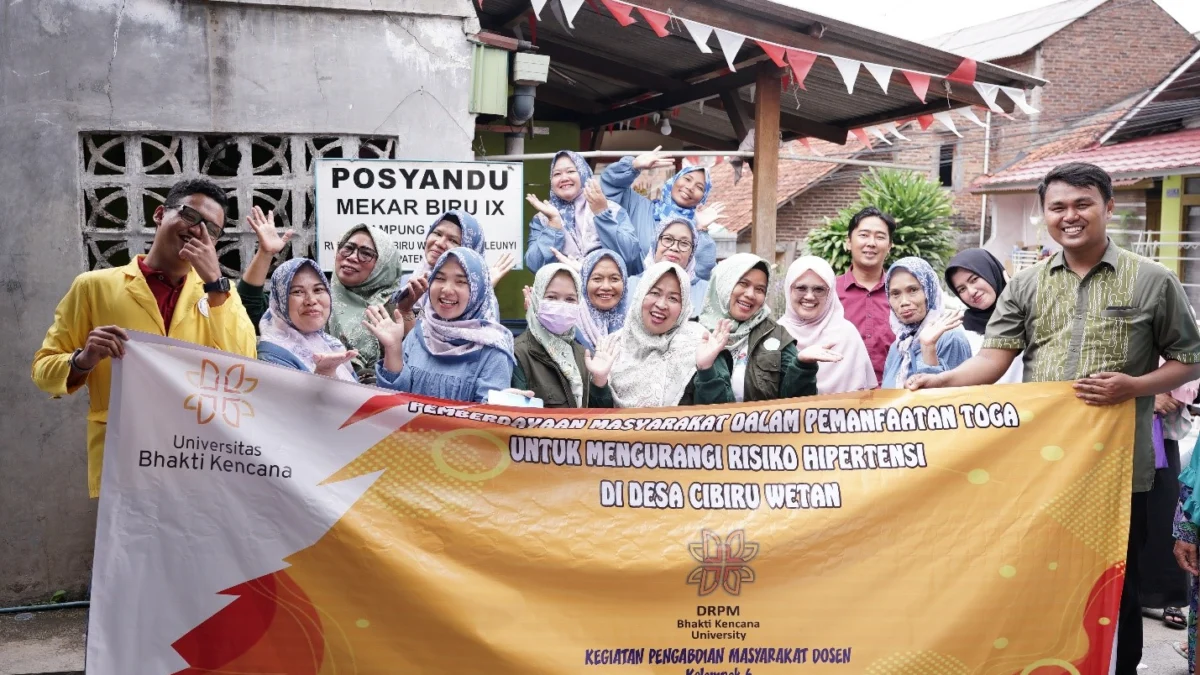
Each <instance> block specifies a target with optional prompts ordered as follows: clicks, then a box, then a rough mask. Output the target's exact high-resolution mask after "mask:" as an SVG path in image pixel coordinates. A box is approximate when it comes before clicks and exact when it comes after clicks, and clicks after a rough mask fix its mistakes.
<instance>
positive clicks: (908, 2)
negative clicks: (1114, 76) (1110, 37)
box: [775, 0, 1200, 41]
mask: <svg viewBox="0 0 1200 675" xmlns="http://www.w3.org/2000/svg"><path fill="white" fill-rule="evenodd" d="M1057 1H1058V0H1002V1H1000V2H963V1H962V0H838V1H837V2H831V1H830V0H775V2H779V3H782V4H785V5H791V6H793V7H800V8H802V9H805V10H807V11H810V12H814V13H816V14H824V15H826V16H828V17H829V18H831V19H838V20H840V21H845V22H847V23H853V24H856V25H859V26H863V27H865V28H870V29H872V30H877V31H880V32H883V33H890V34H892V35H895V36H897V37H902V38H907V39H910V40H917V41H919V40H920V39H921V38H923V37H929V36H932V35H940V34H942V33H948V32H950V31H952V30H957V29H959V28H963V27H965V26H973V25H975V24H980V23H986V22H988V21H992V20H994V19H999V18H1002V17H1005V16H1011V15H1013V14H1020V13H1021V12H1027V11H1029V10H1031V9H1036V8H1038V7H1045V6H1046V5H1052V4H1054V3H1055V2H1057ZM1110 1H1111V2H1121V0H1110ZM1155 2H1157V3H1158V4H1159V5H1161V6H1162V7H1163V9H1166V10H1167V11H1168V12H1170V13H1171V15H1172V16H1174V17H1175V20H1176V21H1178V22H1179V23H1181V24H1183V27H1184V28H1187V29H1188V30H1189V31H1192V32H1193V33H1195V32H1200V0H1155ZM967 8H969V9H967Z"/></svg>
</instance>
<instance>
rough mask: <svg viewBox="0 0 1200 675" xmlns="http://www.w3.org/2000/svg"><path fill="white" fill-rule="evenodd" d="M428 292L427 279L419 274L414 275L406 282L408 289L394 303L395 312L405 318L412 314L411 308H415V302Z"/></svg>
mask: <svg viewBox="0 0 1200 675" xmlns="http://www.w3.org/2000/svg"><path fill="white" fill-rule="evenodd" d="M428 290H429V279H426V278H425V277H424V276H421V275H419V274H414V275H413V277H412V278H411V279H409V280H408V287H407V288H405V292H404V293H403V294H401V296H400V299H398V300H397V301H396V310H397V311H399V312H400V313H401V314H402V315H405V316H408V315H410V314H412V312H413V307H416V306H417V300H420V299H421V296H422V295H425V292H426V291H428Z"/></svg>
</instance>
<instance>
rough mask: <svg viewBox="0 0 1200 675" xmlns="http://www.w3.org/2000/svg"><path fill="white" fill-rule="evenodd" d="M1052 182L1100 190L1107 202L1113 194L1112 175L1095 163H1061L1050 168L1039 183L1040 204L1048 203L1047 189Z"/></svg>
mask: <svg viewBox="0 0 1200 675" xmlns="http://www.w3.org/2000/svg"><path fill="white" fill-rule="evenodd" d="M1051 183H1066V184H1067V185H1070V186H1071V187H1077V188H1090V187H1094V188H1096V189H1097V190H1099V191H1100V196H1101V197H1103V198H1104V203H1105V204H1107V203H1108V201H1109V200H1110V199H1112V196H1113V187H1112V176H1109V175H1108V172H1107V171H1105V170H1104V169H1101V168H1100V167H1098V166H1096V165H1095V164H1088V163H1086V162H1071V163H1070V164H1060V165H1058V166H1056V167H1054V168H1053V169H1051V170H1050V173H1048V174H1046V177H1045V178H1043V179H1042V182H1041V183H1039V184H1038V204H1041V205H1042V206H1045V205H1046V190H1047V189H1049V188H1050V184H1051Z"/></svg>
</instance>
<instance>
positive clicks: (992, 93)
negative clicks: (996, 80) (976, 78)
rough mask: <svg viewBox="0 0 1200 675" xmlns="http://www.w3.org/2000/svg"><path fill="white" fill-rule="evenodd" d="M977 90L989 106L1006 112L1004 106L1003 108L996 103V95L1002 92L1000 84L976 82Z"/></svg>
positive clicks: (996, 110)
mask: <svg viewBox="0 0 1200 675" xmlns="http://www.w3.org/2000/svg"><path fill="white" fill-rule="evenodd" d="M975 91H978V92H979V95H980V96H982V97H983V100H984V102H986V103H987V106H988V108H991V109H992V111H993V112H1004V108H1001V107H1000V105H999V104H998V103H996V96H998V95H999V94H1000V85H998V84H988V83H987V82H976V83H975Z"/></svg>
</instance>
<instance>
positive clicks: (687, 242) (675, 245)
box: [658, 234, 692, 253]
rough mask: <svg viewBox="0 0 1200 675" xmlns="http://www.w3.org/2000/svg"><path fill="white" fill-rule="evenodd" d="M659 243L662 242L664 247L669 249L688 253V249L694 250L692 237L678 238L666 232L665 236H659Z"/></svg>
mask: <svg viewBox="0 0 1200 675" xmlns="http://www.w3.org/2000/svg"><path fill="white" fill-rule="evenodd" d="M658 243H660V244H662V245H663V248H665V249H667V250H668V251H669V250H671V249H675V250H676V251H679V252H680V253H687V252H688V251H690V250H692V240H691V239H676V238H675V237H672V236H671V235H669V234H664V235H663V236H661V237H659V238H658Z"/></svg>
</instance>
